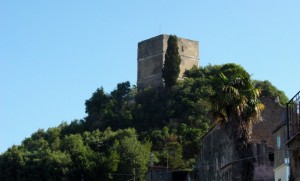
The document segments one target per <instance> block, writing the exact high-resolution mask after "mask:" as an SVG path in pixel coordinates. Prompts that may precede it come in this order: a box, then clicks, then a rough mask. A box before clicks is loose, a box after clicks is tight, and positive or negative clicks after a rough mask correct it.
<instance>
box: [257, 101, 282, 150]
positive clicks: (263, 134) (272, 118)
mask: <svg viewBox="0 0 300 181" xmlns="http://www.w3.org/2000/svg"><path fill="white" fill-rule="evenodd" d="M260 100H261V102H262V103H263V104H264V106H265V109H264V110H263V111H262V114H261V117H262V120H261V121H260V122H259V123H257V124H255V125H254V126H253V131H252V142H253V143H257V144H261V141H262V140H263V141H266V144H267V146H268V147H272V148H274V147H275V142H274V139H273V131H274V130H275V128H276V127H278V126H279V125H281V124H282V122H283V121H284V117H285V108H284V107H283V106H281V105H279V104H278V103H276V102H275V101H274V100H273V99H271V98H266V97H262V98H260Z"/></svg>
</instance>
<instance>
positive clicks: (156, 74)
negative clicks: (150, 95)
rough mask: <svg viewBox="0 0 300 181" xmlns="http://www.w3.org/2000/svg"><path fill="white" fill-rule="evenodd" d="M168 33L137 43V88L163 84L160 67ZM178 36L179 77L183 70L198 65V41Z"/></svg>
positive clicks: (161, 85)
mask: <svg viewBox="0 0 300 181" xmlns="http://www.w3.org/2000/svg"><path fill="white" fill-rule="evenodd" d="M168 38H169V35H164V34H162V35H159V36H156V37H153V38H150V39H148V40H144V41H141V42H139V43H138V55H137V56H138V58H137V65H138V75H137V88H138V89H139V90H143V89H145V88H150V87H152V88H160V87H163V86H164V82H163V78H162V68H163V64H164V59H165V52H166V50H167V45H168ZM177 38H178V48H179V55H180V58H181V64H180V74H179V77H178V78H179V79H181V78H182V77H183V73H184V71H185V70H188V69H191V68H192V67H193V66H199V63H198V60H199V58H198V57H199V50H198V42H197V41H193V40H188V39H184V38H179V37H177Z"/></svg>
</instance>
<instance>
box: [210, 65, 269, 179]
mask: <svg viewBox="0 0 300 181" xmlns="http://www.w3.org/2000/svg"><path fill="white" fill-rule="evenodd" d="M213 86H214V89H215V92H216V94H215V95H214V97H213V103H214V108H215V110H214V118H215V121H216V122H217V123H219V124H221V125H222V126H224V127H225V130H226V134H227V135H228V137H229V138H230V139H231V140H232V142H233V145H234V152H235V154H236V155H237V157H238V158H236V159H240V160H242V161H241V167H240V168H241V180H243V181H252V180H253V176H254V164H253V162H254V160H253V159H250V158H253V151H252V148H251V144H250V140H251V133H252V125H253V124H255V123H256V122H257V121H258V120H259V117H260V112H261V110H262V109H263V105H262V104H261V103H260V101H259V99H258V96H259V92H260V91H259V90H258V89H256V88H255V87H254V85H253V84H252V80H251V79H250V75H249V74H248V73H247V72H246V71H245V70H244V69H243V68H242V67H241V66H239V65H236V64H232V63H231V64H225V65H223V66H222V67H221V68H220V74H219V76H218V77H216V78H215V83H214V85H213ZM247 158H248V159H247Z"/></svg>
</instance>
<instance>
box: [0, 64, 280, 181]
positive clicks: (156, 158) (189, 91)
mask: <svg viewBox="0 0 300 181" xmlns="http://www.w3.org/2000/svg"><path fill="white" fill-rule="evenodd" d="M236 66H237V65H235V64H225V65H220V66H211V65H209V66H207V67H203V68H197V67H194V68H192V69H191V70H189V71H187V72H186V73H185V78H184V80H182V81H179V82H177V83H176V84H174V85H172V88H171V89H169V90H168V91H161V90H155V89H146V90H143V91H139V92H137V89H136V87H134V86H133V87H132V86H131V85H130V83H129V82H123V83H119V84H118V85H117V87H116V89H115V90H113V91H112V92H111V93H106V92H104V89H103V88H99V89H97V90H96V91H95V92H94V93H93V95H92V96H91V98H90V99H88V100H86V102H85V106H86V113H87V117H86V118H84V119H81V120H74V121H72V122H71V123H69V124H67V123H62V124H61V125H59V126H57V127H54V128H49V129H48V130H46V131H45V130H38V131H37V132H35V133H33V134H32V136H31V137H29V138H26V139H25V140H24V141H23V142H22V144H21V145H19V146H13V147H11V148H10V149H8V150H7V151H6V152H5V153H3V154H2V155H0V180H81V179H84V180H99V178H101V180H129V179H132V178H133V177H135V178H137V179H139V180H145V174H146V172H147V170H148V168H149V164H150V154H152V155H153V160H152V161H153V162H154V165H155V166H160V167H168V168H169V169H187V168H192V166H193V165H195V164H196V158H197V155H198V154H199V152H200V146H201V145H200V144H201V137H202V136H203V134H205V133H206V132H207V131H208V129H209V128H210V126H211V125H212V120H213V118H214V116H216V115H222V114H223V117H224V118H225V117H226V116H227V117H228V114H230V112H228V111H227V110H229V109H226V106H231V105H235V103H236V102H238V101H237V100H239V99H231V98H230V97H229V96H227V94H225V95H220V93H221V92H222V90H226V91H227V92H228V93H232V94H233V93H234V90H233V89H231V88H230V87H227V88H224V87H226V85H230V84H227V83H230V81H233V80H234V81H236V82H231V83H237V84H238V83H239V82H238V80H239V79H234V76H235V75H237V74H236V73H241V77H240V78H241V79H240V80H244V78H246V79H247V81H250V77H249V76H248V74H247V72H246V71H244V70H243V69H242V67H239V66H237V67H236ZM234 68H238V69H237V70H241V71H240V72H236V71H235V70H234ZM231 70H233V71H231ZM245 76H246V77H245ZM230 77H231V78H230ZM235 78H237V77H235ZM226 81H227V82H226ZM248 83H249V82H248ZM232 85H233V84H232ZM251 85H252V84H251ZM251 85H248V84H247V85H246V86H250V87H251ZM255 85H256V86H257V87H258V88H261V89H262V92H264V90H267V91H266V92H272V91H270V90H273V86H272V85H271V84H259V83H256V84H255ZM221 87H223V88H224V89H223V88H221ZM244 93H246V92H244ZM263 95H264V94H263ZM265 95H266V96H269V94H265ZM275 95H277V93H276V94H275ZM283 95H284V94H283ZM218 96H219V97H218ZM220 96H221V97H220ZM226 96H227V97H226ZM245 96H249V95H245ZM220 98H226V99H224V100H225V101H224V102H223V103H224V104H223V105H221V104H220V103H221V102H217V100H218V101H220V100H222V99H220ZM216 105H219V106H223V107H218V108H220V109H216V108H217V107H216ZM224 106H225V107H224ZM221 108H222V109H221ZM223 108H225V111H224V109H223ZM217 110H218V111H217ZM226 111H227V112H226ZM231 111H234V110H233V109H232V110H231ZM214 113H218V114H214Z"/></svg>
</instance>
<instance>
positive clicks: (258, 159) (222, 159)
mask: <svg viewBox="0 0 300 181" xmlns="http://www.w3.org/2000/svg"><path fill="white" fill-rule="evenodd" d="M261 101H262V103H263V104H264V105H265V110H264V111H263V112H262V121H261V122H259V123H257V124H256V125H254V126H253V130H252V133H253V136H252V138H253V139H252V141H251V145H252V149H253V153H254V156H255V163H254V166H255V168H254V169H255V170H254V181H273V180H274V172H273V168H274V155H273V152H274V148H275V146H276V144H275V141H274V137H273V135H272V133H273V131H274V130H275V128H276V127H278V125H280V124H282V121H283V120H284V113H285V109H284V108H283V107H282V106H280V105H279V104H278V103H275V102H274V101H273V100H272V99H269V98H262V99H261ZM199 159H200V162H199V168H200V169H199V175H200V180H201V181H202V180H203V181H210V180H218V181H225V180H240V177H241V175H240V162H238V161H236V160H237V159H238V158H237V155H235V153H234V150H233V144H232V142H231V140H230V139H229V138H228V136H227V135H226V132H225V128H223V127H222V126H218V125H216V126H215V127H213V128H212V129H211V130H210V131H209V132H208V133H207V134H206V135H204V136H203V138H202V148H201V154H200V158H199Z"/></svg>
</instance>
